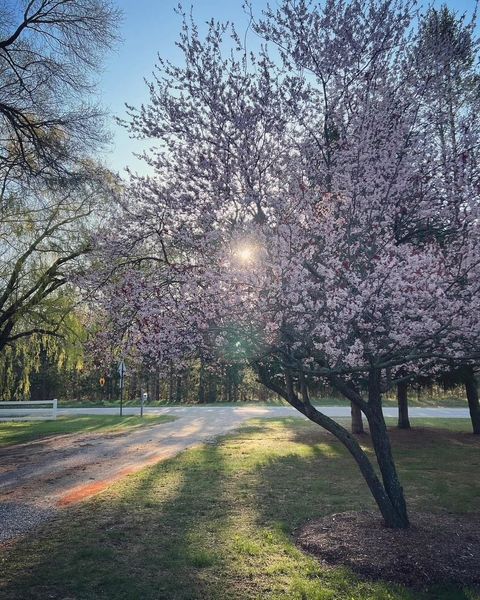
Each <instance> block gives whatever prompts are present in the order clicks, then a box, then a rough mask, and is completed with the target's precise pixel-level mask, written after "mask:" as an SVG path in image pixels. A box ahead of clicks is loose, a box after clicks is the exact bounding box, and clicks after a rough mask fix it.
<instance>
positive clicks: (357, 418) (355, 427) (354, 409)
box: [350, 402, 365, 435]
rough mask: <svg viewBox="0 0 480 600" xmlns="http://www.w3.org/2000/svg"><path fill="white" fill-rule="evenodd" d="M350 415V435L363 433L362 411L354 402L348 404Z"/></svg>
mask: <svg viewBox="0 0 480 600" xmlns="http://www.w3.org/2000/svg"><path fill="white" fill-rule="evenodd" d="M350 414H351V415H352V433H354V434H356V435H359V434H362V433H365V431H364V429H363V419H362V411H361V409H360V407H359V406H357V405H356V404H355V403H354V402H351V403H350Z"/></svg>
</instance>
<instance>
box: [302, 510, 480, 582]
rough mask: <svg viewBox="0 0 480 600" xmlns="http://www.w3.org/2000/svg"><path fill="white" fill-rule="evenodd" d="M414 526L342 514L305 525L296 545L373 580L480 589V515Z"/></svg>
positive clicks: (427, 516) (420, 520)
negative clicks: (392, 526) (394, 525)
mask: <svg viewBox="0 0 480 600" xmlns="http://www.w3.org/2000/svg"><path fill="white" fill-rule="evenodd" d="M410 521H411V526H410V528H409V529H408V530H398V529H387V528H386V527H385V526H384V525H383V522H382V520H381V518H380V517H379V515H378V514H377V513H373V512H346V513H339V514H335V515H330V516H328V517H325V518H323V519H319V520H316V521H311V522H309V523H307V524H305V525H304V526H303V527H302V528H301V529H300V530H299V531H297V533H296V540H297V543H298V545H299V546H300V547H301V548H302V549H303V550H304V551H306V552H308V553H309V554H313V555H315V556H316V557H317V558H319V559H320V560H321V561H322V562H324V563H325V564H327V565H331V566H334V565H335V566H340V565H342V566H346V567H350V568H351V569H352V570H353V571H355V572H356V573H358V574H359V575H362V576H365V577H367V578H369V579H383V580H387V581H394V582H397V583H402V584H404V585H407V586H411V587H415V588H422V587H426V586H429V585H432V584H439V583H440V584H445V583H452V584H455V583H457V584H463V585H472V584H473V585H475V584H480V514H469V515H453V514H448V513H440V514H432V513H411V514H410Z"/></svg>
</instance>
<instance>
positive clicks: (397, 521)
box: [367, 370, 409, 529]
mask: <svg viewBox="0 0 480 600" xmlns="http://www.w3.org/2000/svg"><path fill="white" fill-rule="evenodd" d="M367 419H368V424H369V427H370V435H371V438H372V443H373V448H374V450H375V456H376V457H377V463H378V466H379V467H380V472H381V474H382V481H383V487H384V488H385V491H386V493H387V495H388V498H389V499H390V502H391V505H392V507H393V518H392V519H391V521H390V522H387V526H388V527H394V528H397V529H406V528H407V527H408V526H409V521H408V514H407V505H406V503H405V497H404V494H403V488H402V486H401V485H400V480H399V478H398V474H397V469H396V467H395V461H394V459H393V454H392V448H391V445H390V438H389V437H388V431H387V426H386V424H385V419H384V418H383V412H382V399H381V391H380V372H379V371H377V370H372V372H371V373H370V375H369V380H368V412H367Z"/></svg>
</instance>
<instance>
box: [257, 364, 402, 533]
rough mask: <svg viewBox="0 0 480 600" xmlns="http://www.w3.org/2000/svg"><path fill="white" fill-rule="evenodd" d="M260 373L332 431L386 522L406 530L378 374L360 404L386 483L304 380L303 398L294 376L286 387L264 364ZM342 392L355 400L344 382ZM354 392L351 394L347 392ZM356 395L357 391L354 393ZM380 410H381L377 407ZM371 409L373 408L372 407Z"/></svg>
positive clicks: (277, 390) (303, 411)
mask: <svg viewBox="0 0 480 600" xmlns="http://www.w3.org/2000/svg"><path fill="white" fill-rule="evenodd" d="M258 372H259V375H260V378H261V381H262V383H264V385H265V386H267V387H268V388H269V389H271V390H272V391H273V392H276V393H277V394H279V395H280V396H281V397H282V398H284V399H285V400H286V401H287V402H288V403H289V404H291V405H292V406H293V407H294V408H296V409H297V410H298V411H299V412H301V413H302V414H304V415H305V416H306V417H307V418H308V419H310V420H311V421H313V422H314V423H317V424H318V425H320V426H321V427H323V428H324V429H326V430H327V431H329V432H330V433H332V434H333V435H334V436H335V437H336V438H337V439H338V440H339V441H340V442H341V443H342V444H343V445H344V446H345V447H346V448H347V450H348V451H349V452H350V454H351V455H352V457H353V458H354V459H355V461H356V463H357V465H358V467H359V469H360V471H361V473H362V475H363V478H364V479H365V482H366V483H367V485H368V488H369V489H370V492H371V494H372V496H373V497H374V499H375V502H376V503H377V506H378V508H379V509H380V512H381V514H382V516H383V518H384V521H385V525H386V526H387V527H391V528H394V529H406V528H408V526H409V521H408V515H407V509H406V504H405V499H404V497H403V490H402V487H401V486H400V483H399V481H398V477H397V473H396V469H395V464H394V461H393V456H392V452H391V448H390V440H389V438H388V432H387V428H386V426H385V421H384V419H383V413H382V407H381V397H380V386H379V383H380V381H379V377H377V378H374V382H376V385H375V387H374V389H373V390H372V391H371V392H369V402H368V405H367V404H366V403H365V402H364V401H363V400H362V399H360V398H359V397H358V396H357V397H358V401H357V404H359V406H362V408H363V410H364V412H365V411H366V416H367V419H368V422H369V425H370V434H371V435H372V441H373V445H374V449H375V454H376V456H377V461H378V465H379V467H380V471H381V473H382V480H383V485H382V482H381V481H380V479H379V478H378V476H377V473H376V471H375V469H374V467H373V465H372V463H371V462H370V460H369V458H368V455H367V454H366V452H364V451H363V450H362V448H361V446H360V444H359V443H358V442H357V440H356V439H355V438H354V437H353V435H352V434H351V433H350V432H349V431H348V430H347V429H345V428H344V427H342V426H341V425H340V424H339V423H337V422H336V421H334V420H333V419H331V418H330V417H327V415H324V414H323V413H321V412H319V411H318V410H317V409H316V408H315V407H314V406H313V405H312V404H311V402H310V399H309V397H308V389H307V386H306V384H305V382H303V385H302V400H303V401H301V400H300V399H299V397H298V396H297V395H296V393H295V391H294V387H293V383H292V381H291V377H290V376H289V375H288V373H287V375H286V377H285V382H286V387H285V388H283V387H282V386H281V385H278V383H276V382H274V381H273V380H272V379H271V378H270V377H268V373H266V372H265V370H264V369H263V368H262V367H259V368H258ZM339 386H340V387H339V391H342V393H344V395H346V397H349V399H352V395H354V394H353V392H352V390H348V389H347V386H346V385H345V384H343V382H339ZM348 391H350V392H352V393H351V394H348V396H347V393H348ZM355 395H356V394H355ZM377 404H378V406H379V409H380V410H379V411H378V406H377ZM371 408H372V410H370V409H371Z"/></svg>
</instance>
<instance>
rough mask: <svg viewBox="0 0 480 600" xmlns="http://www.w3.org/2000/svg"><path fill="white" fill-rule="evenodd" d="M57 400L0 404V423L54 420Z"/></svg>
mask: <svg viewBox="0 0 480 600" xmlns="http://www.w3.org/2000/svg"><path fill="white" fill-rule="evenodd" d="M57 404H58V402H57V399H56V398H55V399H54V400H35V401H32V402H28V401H26V400H21V401H18V402H16V401H9V402H0V421H33V420H36V419H56V418H57Z"/></svg>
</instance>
